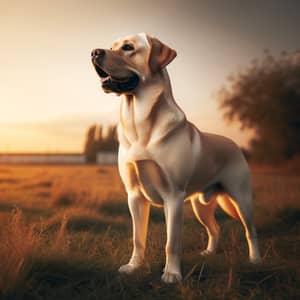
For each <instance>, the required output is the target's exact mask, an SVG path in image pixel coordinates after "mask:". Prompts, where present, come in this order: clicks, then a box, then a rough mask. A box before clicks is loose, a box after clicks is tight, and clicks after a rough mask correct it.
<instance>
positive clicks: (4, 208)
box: [0, 203, 53, 217]
mask: <svg viewBox="0 0 300 300" xmlns="http://www.w3.org/2000/svg"><path fill="white" fill-rule="evenodd" d="M16 209H19V210H21V211H22V212H23V213H24V214H25V215H40V216H44V217H49V216H51V215H52V214H53V212H52V211H51V210H49V209H40V208H34V207H24V206H22V205H19V204H11V203H0V212H12V211H14V210H16Z"/></svg>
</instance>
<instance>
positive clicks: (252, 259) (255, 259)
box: [250, 256, 262, 265]
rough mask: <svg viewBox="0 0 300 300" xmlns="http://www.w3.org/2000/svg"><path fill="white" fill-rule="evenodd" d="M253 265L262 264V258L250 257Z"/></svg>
mask: <svg viewBox="0 0 300 300" xmlns="http://www.w3.org/2000/svg"><path fill="white" fill-rule="evenodd" d="M250 262H251V264H254V265H257V264H260V263H261V262H262V258H261V257H260V256H257V257H250Z"/></svg>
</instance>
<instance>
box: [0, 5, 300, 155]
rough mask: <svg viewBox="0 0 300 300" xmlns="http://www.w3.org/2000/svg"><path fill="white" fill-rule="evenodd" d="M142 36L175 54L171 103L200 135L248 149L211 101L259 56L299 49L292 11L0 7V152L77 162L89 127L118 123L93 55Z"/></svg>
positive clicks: (299, 22) (299, 9) (299, 11)
mask: <svg viewBox="0 0 300 300" xmlns="http://www.w3.org/2000/svg"><path fill="white" fill-rule="evenodd" d="M139 32H146V33H149V34H151V35H153V36H155V37H157V38H159V39H160V40H161V41H163V42H164V43H165V44H167V45H169V46H171V47H172V48H174V49H176V51H177V57H176V59H175V60H174V61H173V62H172V63H171V64H170V65H169V66H168V71H169V73H170V77H171V82H172V86H173V93H174V96H175V99H176V101H177V102H178V104H179V105H180V107H182V109H183V110H184V111H185V113H186V115H187V118H188V119H189V120H190V121H192V122H193V123H195V124H196V125H197V126H198V128H199V129H200V130H203V131H210V132H214V133H218V134H223V135H226V136H228V137H230V138H232V139H233V140H234V141H236V142H237V143H239V144H241V145H247V141H248V140H249V136H250V133H248V132H244V131H240V128H239V124H231V125H229V124H227V123H226V122H225V121H224V119H223V116H222V111H221V110H220V109H219V108H218V102H217V100H216V94H217V91H218V90H220V88H221V87H222V85H224V84H226V79H227V78H228V76H229V75H230V74H232V73H235V72H237V71H239V70H242V69H243V68H246V67H247V66H249V64H250V63H251V61H252V60H253V59H254V58H259V57H262V55H263V52H264V50H265V49H269V50H270V51H271V52H272V53H273V54H275V55H278V54H280V52H281V51H283V50H285V51H287V52H293V51H295V50H297V49H300V1H296V0H295V1H291V0H285V1H271V0H265V1H259V0H256V1H244V0H235V1H233V0H228V1H227V0H224V1H215V0H205V1H204V0H203V1H201V0H193V1H192V0H184V1H178V0H166V1H163V0H161V1H158V0H151V1H142V0H131V1H129V0H114V1H107V0H105V1H104V0H97V1H96V0H86V1H78V0H72V1H68V0H60V1H58V0H52V1H43V0H39V1H35V0H27V1H26V0H24V1H15V0H10V1H6V0H5V1H4V0H0V152H1V151H2V152H3V151H4V152H41V151H42V152H44V151H47V152H79V151H82V149H83V145H84V135H85V132H86V130H87V127H88V126H89V125H92V124H93V123H98V124H100V123H104V124H110V123H116V122H117V121H118V118H119V116H118V112H119V104H120V99H119V98H118V97H116V96H115V95H111V94H110V95H107V94H104V93H103V91H102V90H101V86H100V83H99V78H98V77H97V75H96V73H95V71H94V69H93V66H92V64H91V61H90V53H91V50H92V49H94V48H99V47H101V48H109V47H110V45H111V44H112V42H113V41H114V40H116V39H117V38H119V37H122V36H126V35H128V34H133V33H139Z"/></svg>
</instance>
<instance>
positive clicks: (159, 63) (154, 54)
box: [149, 37, 177, 73]
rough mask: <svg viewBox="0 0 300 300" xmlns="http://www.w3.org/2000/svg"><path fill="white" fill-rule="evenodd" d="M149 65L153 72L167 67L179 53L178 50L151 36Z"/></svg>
mask: <svg viewBox="0 0 300 300" xmlns="http://www.w3.org/2000/svg"><path fill="white" fill-rule="evenodd" d="M149 40H150V47H151V49H150V57H149V66H150V69H151V71H152V72H153V73H155V72H157V71H159V70H161V69H163V68H164V67H166V66H167V65H168V64H169V63H170V62H171V61H172V60H173V59H174V58H175V57H176V55H177V53H176V51H175V50H173V49H171V48H170V47H168V46H167V45H165V44H163V43H162V42H161V41H159V40H158V39H156V38H154V37H150V39H149Z"/></svg>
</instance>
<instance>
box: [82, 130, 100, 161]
mask: <svg viewBox="0 0 300 300" xmlns="http://www.w3.org/2000/svg"><path fill="white" fill-rule="evenodd" d="M96 129H97V127H96V125H93V126H91V127H89V129H88V131H87V134H86V142H85V147H84V153H85V157H86V162H88V163H93V162H96V156H97V143H96V139H95V133H96Z"/></svg>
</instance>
